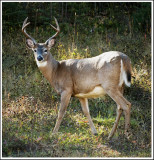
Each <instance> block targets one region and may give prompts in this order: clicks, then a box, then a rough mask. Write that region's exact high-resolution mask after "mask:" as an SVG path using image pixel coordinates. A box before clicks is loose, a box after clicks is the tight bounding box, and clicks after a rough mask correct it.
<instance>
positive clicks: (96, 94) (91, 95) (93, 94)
mask: <svg viewBox="0 0 154 160" xmlns="http://www.w3.org/2000/svg"><path fill="white" fill-rule="evenodd" d="M105 94H106V92H105V91H104V89H103V88H102V87H100V86H99V87H95V88H94V89H93V90H92V91H91V92H88V93H79V94H76V95H75V97H78V98H97V97H102V96H103V95H105Z"/></svg>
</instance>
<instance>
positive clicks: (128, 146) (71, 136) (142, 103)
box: [2, 34, 151, 157]
mask: <svg viewBox="0 0 154 160" xmlns="http://www.w3.org/2000/svg"><path fill="white" fill-rule="evenodd" d="M40 36H41V35H40ZM13 37H14V34H7V35H5V36H3V68H2V76H3V77H2V78H3V79H2V80H3V81H2V85H3V90H2V91H3V102H2V105H3V108H2V115H3V117H2V118H3V121H2V125H3V126H2V127H3V130H2V140H3V143H2V147H3V148H2V149H3V150H2V151H3V156H4V157H150V156H151V60H150V59H151V51H150V40H149V41H148V40H144V37H142V35H137V36H135V37H132V38H130V37H129V36H127V37H123V36H120V35H119V36H117V37H116V38H113V39H112V37H111V39H106V36H105V37H103V36H101V35H98V34H94V35H89V36H88V37H86V38H85V36H84V35H83V36H82V35H81V36H80V37H78V39H77V40H76V41H74V42H72V39H71V38H70V37H67V39H66V38H64V37H60V38H59V41H58V43H57V45H56V46H55V48H53V49H52V50H51V52H52V54H53V55H54V57H55V58H56V59H67V58H83V57H91V56H95V55H98V54H100V53H102V52H104V51H108V50H119V51H121V52H124V53H127V54H128V55H129V56H130V58H131V60H132V65H133V78H132V87H131V88H126V90H125V97H126V98H127V99H128V100H129V101H130V102H131V103H132V111H131V130H132V136H131V137H130V139H129V140H128V139H125V137H124V136H123V135H124V134H123V132H124V118H123V117H122V118H121V120H120V124H119V127H118V130H117V132H116V135H115V136H114V137H113V139H112V140H110V141H108V140H107V136H108V134H109V132H110V130H111V128H112V125H113V123H114V120H115V114H116V112H115V110H116V104H115V103H114V102H113V101H112V100H111V99H110V98H109V97H105V98H103V99H101V98H99V99H96V100H93V99H92V100H89V104H90V111H91V116H92V118H93V120H94V124H95V126H96V128H97V130H98V136H93V135H92V134H91V132H90V128H89V125H88V123H87V120H86V118H85V117H84V116H83V113H82V111H81V107H80V104H79V102H78V100H76V99H74V98H73V99H71V102H70V104H69V106H68V110H67V113H66V114H65V117H64V119H63V122H62V124H61V126H60V130H59V133H58V134H57V135H54V136H52V134H51V133H52V130H53V127H54V125H55V121H56V118H57V113H58V106H59V102H60V101H59V100H60V97H59V96H58V95H57V94H56V93H55V92H54V90H53V89H52V88H51V87H50V85H49V84H48V82H47V81H46V80H45V79H44V78H43V76H42V75H41V73H40V72H39V70H38V69H37V66H36V64H35V62H34V58H33V55H32V54H30V53H27V52H26V50H25V45H24V39H23V37H21V35H20V34H18V35H16V39H14V38H13ZM136 37H137V38H136ZM83 42H84V43H83ZM28 52H29V51H28Z"/></svg>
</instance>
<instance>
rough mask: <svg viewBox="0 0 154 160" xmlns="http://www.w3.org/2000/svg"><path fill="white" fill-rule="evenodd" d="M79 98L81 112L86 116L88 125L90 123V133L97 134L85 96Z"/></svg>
mask: <svg viewBox="0 0 154 160" xmlns="http://www.w3.org/2000/svg"><path fill="white" fill-rule="evenodd" d="M79 100H80V103H81V106H82V110H83V113H84V114H85V116H86V117H87V118H88V121H89V125H90V128H91V131H92V133H93V134H94V135H97V131H96V129H95V126H94V124H93V121H92V119H91V116H90V114H89V106H88V100H87V98H80V99H79Z"/></svg>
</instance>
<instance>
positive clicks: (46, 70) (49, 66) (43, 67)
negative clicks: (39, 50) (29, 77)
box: [36, 54, 59, 85]
mask: <svg viewBox="0 0 154 160" xmlns="http://www.w3.org/2000/svg"><path fill="white" fill-rule="evenodd" d="M36 63H37V66H38V68H39V69H40V71H41V72H42V74H43V75H44V77H45V78H46V79H47V80H48V81H49V82H50V84H51V85H52V84H53V77H54V76H55V73H56V70H57V67H58V63H59V62H58V61H56V60H55V59H54V58H53V57H52V55H51V54H49V57H48V59H47V61H45V62H38V61H36Z"/></svg>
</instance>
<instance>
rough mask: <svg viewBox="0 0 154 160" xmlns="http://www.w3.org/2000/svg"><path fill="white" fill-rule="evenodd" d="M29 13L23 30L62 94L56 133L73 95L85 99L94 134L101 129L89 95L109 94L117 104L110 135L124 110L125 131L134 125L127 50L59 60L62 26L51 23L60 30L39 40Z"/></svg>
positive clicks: (49, 79)
mask: <svg viewBox="0 0 154 160" xmlns="http://www.w3.org/2000/svg"><path fill="white" fill-rule="evenodd" d="M27 19H28V17H27V18H26V19H25V21H24V23H23V26H22V32H23V33H24V35H25V36H26V44H27V46H28V48H30V49H32V50H33V52H34V56H35V60H36V63H37V66H38V67H39V69H40V71H41V72H42V74H43V75H44V77H45V78H46V79H47V80H48V81H49V82H50V84H51V86H52V87H53V88H54V89H55V90H56V91H57V92H58V93H59V94H60V95H61V106H60V109H59V112H58V119H57V122H56V125H55V128H54V130H53V133H56V132H58V129H59V126H60V124H61V121H62V118H63V116H64V113H65V111H66V108H67V105H68V103H69V101H70V98H71V96H74V97H77V98H78V99H79V101H80V102H81V106H82V110H83V112H84V114H85V116H86V117H87V118H88V121H89V125H90V127H91V131H92V133H93V134H97V131H96V129H95V127H94V124H93V122H92V119H91V116H90V114H89V107H88V98H96V97H100V96H103V95H105V94H108V95H109V96H110V97H111V98H112V99H113V100H114V101H115V102H116V104H117V117H116V121H115V123H114V126H113V128H112V131H111V133H110V134H109V138H111V137H112V136H113V135H114V133H115V131H116V128H117V125H118V122H119V119H120V116H121V113H122V111H124V114H125V133H128V132H127V131H128V129H129V126H130V110H131V103H130V102H128V101H127V100H126V99H125V98H124V97H123V85H124V84H126V85H127V86H130V84H131V62H130V59H129V58H128V57H127V56H126V55H125V54H123V53H120V52H117V51H110V52H106V53H103V54H101V55H98V56H96V57H92V58H85V59H68V60H63V61H60V62H58V61H56V60H55V59H54V58H53V56H52V55H51V53H50V49H51V47H52V46H53V45H54V43H55V37H56V36H57V35H58V34H59V32H60V28H59V25H58V22H57V19H56V18H55V22H56V25H57V27H54V26H52V25H51V27H52V28H53V29H54V30H56V33H55V34H54V35H53V36H52V37H50V38H49V39H48V40H47V41H46V42H45V43H37V42H36V41H35V39H34V38H32V37H31V36H30V35H28V34H27V32H26V27H27V26H28V25H29V24H30V22H29V23H27Z"/></svg>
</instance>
